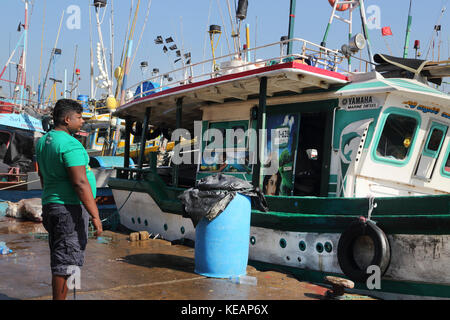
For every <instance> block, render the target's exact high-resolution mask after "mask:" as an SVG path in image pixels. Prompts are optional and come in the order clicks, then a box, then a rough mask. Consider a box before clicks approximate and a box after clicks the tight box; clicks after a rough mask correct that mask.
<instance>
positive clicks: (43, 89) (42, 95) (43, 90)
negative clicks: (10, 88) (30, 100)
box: [39, 10, 65, 106]
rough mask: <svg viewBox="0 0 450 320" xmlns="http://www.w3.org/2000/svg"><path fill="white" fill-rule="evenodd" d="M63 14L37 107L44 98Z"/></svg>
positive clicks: (62, 16)
mask: <svg viewBox="0 0 450 320" xmlns="http://www.w3.org/2000/svg"><path fill="white" fill-rule="evenodd" d="M64 12H65V10H63V12H62V14H61V20H60V21H59V28H58V34H57V35H56V40H55V46H54V47H53V48H52V53H51V54H50V61H49V62H48V68H47V73H46V75H45V79H44V83H43V85H42V94H41V97H40V101H39V105H40V106H42V100H43V97H44V92H45V85H46V83H47V79H48V73H49V72H50V66H51V64H52V59H53V57H54V55H55V50H56V46H57V45H58V39H59V33H60V32H61V26H62V21H63V18H64Z"/></svg>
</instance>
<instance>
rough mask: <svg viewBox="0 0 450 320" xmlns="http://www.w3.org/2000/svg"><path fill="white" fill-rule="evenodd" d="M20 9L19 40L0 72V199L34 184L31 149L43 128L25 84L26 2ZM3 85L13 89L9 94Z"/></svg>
mask: <svg viewBox="0 0 450 320" xmlns="http://www.w3.org/2000/svg"><path fill="white" fill-rule="evenodd" d="M24 6H25V19H24V23H20V24H19V27H18V30H17V31H18V32H20V38H19V40H18V41H17V44H16V46H15V48H14V50H12V52H11V53H10V56H9V58H8V60H7V61H6V63H5V65H4V66H3V68H2V69H1V71H0V149H1V151H0V167H1V169H0V190H1V191H0V192H1V194H0V198H4V193H11V192H14V191H17V190H27V189H28V188H29V187H30V186H31V185H33V183H35V182H37V181H35V180H36V177H37V172H36V171H37V166H36V161H35V159H34V153H33V152H34V147H33V146H34V143H35V141H37V139H39V137H41V136H42V134H43V133H44V126H45V120H44V124H43V119H44V118H45V117H44V114H43V113H42V112H40V111H41V110H37V109H35V106H36V105H37V101H33V96H34V94H33V90H32V88H31V87H30V86H29V85H27V81H26V75H27V73H26V72H27V68H26V66H27V39H28V28H29V13H28V6H29V1H24ZM15 59H17V63H15V62H14V60H15ZM12 64H16V66H15V67H14V68H15V69H16V79H15V81H13V80H10V79H6V78H5V73H6V71H7V69H8V67H11V65H12ZM5 84H8V85H9V86H10V89H13V90H10V94H8V93H7V92H6V86H5ZM12 190H14V191H12Z"/></svg>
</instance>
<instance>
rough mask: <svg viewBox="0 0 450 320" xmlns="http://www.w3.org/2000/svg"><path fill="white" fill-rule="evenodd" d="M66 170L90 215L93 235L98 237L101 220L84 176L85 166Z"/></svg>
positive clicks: (100, 230) (100, 229) (100, 231)
mask: <svg viewBox="0 0 450 320" xmlns="http://www.w3.org/2000/svg"><path fill="white" fill-rule="evenodd" d="M67 172H68V173H69V178H70V181H71V182H72V185H73V187H74V189H75V192H76V193H77V195H78V197H79V198H80V200H81V202H82V203H83V205H84V207H85V208H86V210H87V211H88V212H89V214H90V215H91V217H92V223H93V225H94V228H95V230H96V231H95V236H96V237H98V236H100V234H101V233H102V232H103V227H102V222H101V221H100V215H99V213H98V208H97V204H96V203H95V200H94V196H93V195H92V190H91V186H90V184H89V181H88V179H87V177H86V166H75V167H67Z"/></svg>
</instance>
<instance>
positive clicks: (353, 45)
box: [341, 33, 366, 56]
mask: <svg viewBox="0 0 450 320" xmlns="http://www.w3.org/2000/svg"><path fill="white" fill-rule="evenodd" d="M365 46H366V39H365V38H364V36H363V35H362V34H361V33H358V34H356V35H354V36H353V37H352V38H351V39H350V41H349V43H348V44H344V45H342V47H341V52H342V54H344V55H345V56H351V55H352V54H355V53H357V52H358V51H360V50H362V49H364V48H365Z"/></svg>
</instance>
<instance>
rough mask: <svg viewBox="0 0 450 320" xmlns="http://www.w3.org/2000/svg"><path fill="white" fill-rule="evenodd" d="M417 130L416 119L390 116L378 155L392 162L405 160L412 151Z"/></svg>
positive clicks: (378, 148) (381, 138)
mask: <svg viewBox="0 0 450 320" xmlns="http://www.w3.org/2000/svg"><path fill="white" fill-rule="evenodd" d="M416 128H417V120H416V119H414V118H412V117H408V116H404V115H400V114H394V113H392V114H390V115H389V116H388V117H387V119H386V122H385V125H384V128H383V132H382V134H381V137H380V140H379V142H378V146H377V149H376V155H377V156H378V157H383V158H387V159H392V160H400V161H402V160H405V159H406V158H407V156H408V154H409V151H410V149H411V148H410V147H411V144H412V141H413V139H414V134H415V132H416Z"/></svg>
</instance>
